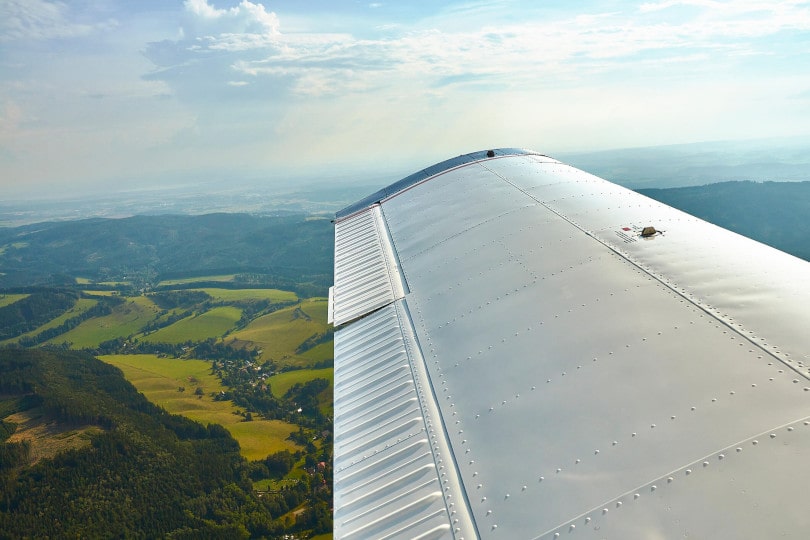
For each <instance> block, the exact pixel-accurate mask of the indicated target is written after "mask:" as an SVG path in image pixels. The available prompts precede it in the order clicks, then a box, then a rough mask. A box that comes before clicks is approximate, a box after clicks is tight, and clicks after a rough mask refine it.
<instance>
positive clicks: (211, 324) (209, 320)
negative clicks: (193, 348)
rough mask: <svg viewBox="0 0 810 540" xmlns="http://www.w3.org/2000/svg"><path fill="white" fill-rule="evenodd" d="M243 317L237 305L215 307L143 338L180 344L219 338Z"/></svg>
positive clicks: (156, 341)
mask: <svg viewBox="0 0 810 540" xmlns="http://www.w3.org/2000/svg"><path fill="white" fill-rule="evenodd" d="M241 317H242V310H241V309H239V308H237V307H233V306H221V307H215V308H213V309H210V310H208V311H206V312H204V313H200V314H198V315H192V316H190V317H186V318H185V319H181V320H179V321H177V322H176V323H174V324H171V325H169V326H167V327H165V328H161V329H160V330H157V331H156V332H153V333H151V334H148V335H145V336H143V337H141V339H142V340H144V341H148V342H152V343H172V344H179V343H185V342H187V341H205V340H206V339H208V338H219V337H222V336H223V334H225V333H226V332H228V331H229V330H231V329H232V328H233V327H234V325H235V324H236V322H237V321H238V320H239V319H240V318H241Z"/></svg>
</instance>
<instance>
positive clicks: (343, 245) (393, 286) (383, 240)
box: [330, 206, 405, 326]
mask: <svg viewBox="0 0 810 540" xmlns="http://www.w3.org/2000/svg"><path fill="white" fill-rule="evenodd" d="M404 289H405V285H404V283H403V282H402V279H401V276H400V273H399V268H398V265H397V262H396V255H395V254H394V252H393V250H392V248H391V245H390V241H389V239H388V233H387V230H386V228H385V224H384V222H383V220H382V216H381V214H380V207H379V206H373V207H371V208H369V209H367V210H365V211H363V212H360V213H358V214H355V215H353V216H351V217H349V218H346V219H344V220H341V221H338V222H337V223H336V224H335V285H334V288H333V294H332V301H331V302H330V303H331V306H332V319H333V322H334V324H335V326H340V325H341V324H345V323H346V322H349V321H351V320H354V319H357V318H358V317H362V316H363V315H365V314H367V313H370V312H371V311H374V310H375V309H379V308H381V307H383V306H386V305H388V304H390V303H391V302H393V301H394V300H397V299H398V298H402V297H403V296H404Z"/></svg>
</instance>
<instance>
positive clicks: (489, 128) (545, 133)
mask: <svg viewBox="0 0 810 540" xmlns="http://www.w3.org/2000/svg"><path fill="white" fill-rule="evenodd" d="M808 134H810V2H806V1H805V2H801V1H790V0H788V1H780V2H773V1H766V0H734V1H729V2H725V1H715V0H653V1H647V2H624V1H581V2H568V1H546V2H520V1H509V0H502V1H491V2H485V1H481V2H477V1H466V2H433V1H408V2H405V1H400V2H384V1H382V2H354V1H339V0H334V1H313V2H301V1H298V0H284V1H270V0H264V1H258V0H257V1H251V0H242V1H234V0H186V1H179V0H178V1H171V0H139V1H137V2H131V1H128V0H68V1H63V2H54V1H50V0H0V189H2V191H3V192H5V193H6V194H8V196H15V197H17V196H19V197H25V196H28V195H32V194H35V195H37V196H41V195H42V194H49V193H54V194H57V193H60V192H63V191H69V192H75V193H79V192H81V191H82V190H90V189H93V190H97V191H117V190H121V189H132V188H137V187H139V186H154V185H164V184H166V185H168V184H171V183H173V182H180V181H189V180H190V179H194V178H205V179H208V180H211V179H218V178H219V179H221V180H222V181H223V182H225V181H239V180H240V179H243V178H253V179H256V178H266V179H267V181H268V182H284V181H291V180H289V179H290V178H297V179H299V180H297V181H300V179H301V178H306V177H308V176H312V177H315V176H318V175H321V176H323V177H328V176H329V175H330V174H333V173H335V172H337V171H339V172H341V173H342V174H343V173H346V172H352V171H357V172H358V174H362V175H364V176H366V177H368V176H369V175H370V174H372V173H373V172H374V171H375V170H380V171H386V172H387V173H389V172H390V171H391V170H401V171H402V174H403V175H405V174H408V173H410V172H413V171H414V170H416V169H418V168H421V167H423V166H426V165H429V164H431V163H433V162H436V161H439V160H442V159H445V158H448V157H452V156H455V155H458V154H462V153H467V152H471V151H474V150H480V149H485V148H491V147H507V146H518V147H525V148H531V149H534V150H538V151H541V152H544V153H548V154H551V155H554V153H555V152H573V151H591V150H600V149H609V148H621V147H636V146H651V145H661V144H674V143H685V142H696V141H708V140H730V139H752V138H763V137H785V136H794V135H808ZM386 177H387V175H386Z"/></svg>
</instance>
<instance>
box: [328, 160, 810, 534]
mask: <svg viewBox="0 0 810 540" xmlns="http://www.w3.org/2000/svg"><path fill="white" fill-rule="evenodd" d="M471 156H472V158H469V159H465V160H461V163H462V164H461V165H458V164H456V165H453V166H451V167H448V168H446V169H442V170H435V169H432V171H433V174H432V175H431V176H428V177H427V178H422V179H420V181H419V182H418V183H416V184H410V185H408V186H407V187H406V188H404V189H401V190H398V191H395V192H390V193H387V194H386V196H385V197H384V198H382V199H380V216H381V218H382V223H383V225H384V227H385V229H386V231H387V232H386V237H387V238H389V239H390V242H391V249H392V250H393V252H394V254H395V258H396V261H397V265H398V266H397V268H398V271H399V272H400V274H401V276H402V277H403V278H402V281H403V283H404V286H403V288H404V290H405V291H407V292H406V293H405V294H404V299H403V300H400V301H399V302H398V303H402V304H403V305H405V306H406V307H407V314H408V316H407V317H402V318H400V319H399V321H400V322H399V324H400V326H403V325H405V326H406V327H408V328H410V329H409V330H407V331H406V333H408V332H413V338H412V340H411V342H412V343H413V345H414V347H416V348H418V351H419V354H418V355H414V356H413V357H412V358H414V359H415V360H412V361H411V362H410V365H411V366H412V369H413V368H414V366H418V367H419V369H423V370H424V371H423V372H422V373H421V375H420V377H422V379H419V380H423V381H424V383H423V384H424V385H425V387H429V388H430V389H431V391H430V392H425V393H424V394H423V396H422V398H423V400H422V401H420V403H421V409H423V410H428V411H430V414H431V422H433V425H434V426H435V425H440V426H441V427H442V429H440V430H439V429H436V430H435V434H436V435H437V439H439V438H441V436H443V437H444V439H445V440H444V443H443V444H445V445H446V447H447V448H448V449H449V451H450V452H451V453H452V457H453V463H454V465H455V468H454V469H453V471H454V472H455V474H457V477H458V481H459V484H458V490H459V491H460V493H455V494H454V497H455V498H456V500H457V501H458V500H459V499H461V500H463V501H464V502H465V503H466V505H465V508H466V509H468V511H469V516H470V520H471V523H472V526H471V527H472V530H473V531H474V533H473V534H475V535H477V536H480V537H482V538H510V539H511V538H673V537H684V536H689V537H694V538H763V537H768V538H769V537H777V536H780V537H781V536H783V537H793V538H804V537H805V536H806V533H807V531H808V530H810V513H808V512H806V509H805V505H804V504H803V501H804V498H803V495H804V490H805V486H807V485H808V482H810V468H809V467H806V464H805V461H806V457H807V456H808V455H810V381H808V375H810V372H808V369H809V368H810V366H808V365H807V364H808V362H810V360H809V359H808V355H810V333H809V332H807V328H810V309H808V306H810V264H808V263H807V262H805V261H801V260H799V259H796V258H794V257H792V256H789V255H787V254H784V253H782V252H779V251H777V250H774V249H772V248H769V247H767V246H764V245H762V244H759V243H757V242H754V241H751V240H749V239H746V238H743V237H741V236H739V235H736V234H734V233H731V232H729V231H726V230H724V229H721V228H718V227H715V226H713V225H710V224H708V223H706V222H704V221H701V220H699V219H697V218H694V217H692V216H689V215H687V214H684V213H682V212H679V211H677V210H674V209H672V208H669V207H667V206H665V205H662V204H660V203H657V202H655V201H652V200H650V199H648V198H646V197H643V196H641V195H639V194H637V193H634V192H632V191H629V190H626V189H624V188H621V187H619V186H616V185H614V184H611V183H609V182H606V181H604V180H601V179H599V178H597V177H594V176H592V175H589V174H587V173H584V172H582V171H579V170H577V169H574V168H572V167H570V166H567V165H565V164H562V163H560V162H558V161H555V160H553V159H551V158H548V157H545V156H541V155H538V154H535V153H531V152H519V151H502V152H498V153H495V154H494V156H493V157H487V155H486V154H485V153H476V154H472V155H471ZM457 159H458V158H457ZM347 217H349V216H347ZM339 223H340V220H339V221H338V224H339ZM648 226H652V227H654V228H655V229H656V230H657V231H658V232H657V233H656V234H654V235H652V236H649V237H642V236H641V231H642V230H643V229H644V227H648ZM337 279H338V278H337V276H336V280H337ZM341 279H349V278H341ZM400 309H401V308H400ZM375 316H376V314H372V315H370V316H367V318H371V317H375ZM364 321H366V319H364V318H360V319H359V320H357V321H356V322H353V323H350V324H348V325H346V326H345V327H344V328H342V329H339V330H338V332H337V335H338V336H339V335H341V334H342V333H343V332H348V331H350V330H351V331H353V330H352V329H353V328H354V327H355V326H356V325H359V324H361V323H364ZM405 323H407V324H405ZM358 328H359V327H358ZM370 335H371V334H369V336H366V335H365V334H364V332H363V331H359V330H358V332H357V333H356V335H355V336H354V339H356V340H357V341H356V343H357V344H358V345H356V346H360V345H359V344H360V343H363V342H365V341H366V340H368V339H371V338H370ZM336 339H338V338H336ZM345 357H346V355H345V354H344V353H343V352H341V351H340V350H339V348H338V347H337V345H336V351H335V365H336V389H335V396H336V398H335V399H336V404H337V402H338V400H340V399H342V397H343V396H344V391H343V390H342V389H341V388H338V387H337V380H338V376H337V371H338V370H339V369H340V368H339V366H341V365H342V363H343V361H344V360H343V358H345ZM351 379H352V377H351V376H349V378H348V379H346V380H347V381H348V380H351ZM415 380H416V379H415ZM431 398H433V403H432V404H431V403H430V399H431ZM368 401H369V403H373V402H374V401H375V399H374V398H373V396H369V398H368ZM341 429H343V428H341V427H340V426H339V424H338V422H337V420H336V425H335V432H336V437H340V436H341ZM434 452H435V451H434ZM335 455H336V463H337V462H340V460H341V459H343V458H342V457H341V455H342V450H341V449H339V447H338V445H337V443H336V448H335ZM442 458H444V459H445V460H446V458H447V456H446V455H442ZM337 468H339V467H338V466H336V469H337ZM337 478H338V475H337V473H336V484H335V493H336V495H335V497H336V501H338V500H339V498H340V497H342V489H343V488H342V487H341V485H340V484H339V483H338V480H337ZM454 489H455V488H454ZM402 502H403V501H400V503H402ZM411 502H413V501H411ZM336 515H337V507H336ZM341 534H342V529H340V528H339V526H338V523H337V519H336V537H340V536H341ZM450 534H452V531H450ZM459 534H461V533H459ZM407 536H408V535H407V534H403V535H402V537H407ZM466 537H469V534H467V535H466Z"/></svg>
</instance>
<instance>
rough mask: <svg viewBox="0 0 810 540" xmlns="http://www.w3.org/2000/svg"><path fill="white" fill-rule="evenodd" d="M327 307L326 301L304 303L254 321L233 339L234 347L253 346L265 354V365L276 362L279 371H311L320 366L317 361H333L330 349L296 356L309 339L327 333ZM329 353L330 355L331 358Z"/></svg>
mask: <svg viewBox="0 0 810 540" xmlns="http://www.w3.org/2000/svg"><path fill="white" fill-rule="evenodd" d="M326 304H327V300H326V299H324V298H310V299H307V300H302V301H301V303H300V304H298V305H296V306H290V307H287V308H284V309H280V310H278V311H276V312H273V313H270V314H269V315H264V316H262V317H259V318H257V319H255V320H254V321H252V322H251V323H250V324H248V325H247V327H245V328H244V329H243V330H239V331H237V332H233V333H232V334H231V336H230V337H232V338H233V340H234V345H237V346H238V345H239V344H241V343H252V344H255V345H257V346H259V347H260V348H261V350H262V354H261V358H260V360H261V361H264V362H266V361H272V362H275V363H276V364H277V365H278V366H279V367H295V368H302V367H304V368H305V367H309V366H312V365H313V364H315V363H316V362H317V360H313V356H314V357H315V358H319V357H320V358H319V359H323V358H331V345H329V347H330V349H325V348H321V349H320V350H319V351H317V353H314V354H313V353H312V351H307V352H310V353H311V354H310V355H309V356H307V355H305V354H299V353H296V349H297V348H298V347H299V346H300V345H301V344H302V343H303V342H304V341H306V340H307V339H308V338H310V337H312V336H314V335H316V334H319V333H323V332H326V331H327V329H328V327H329V325H328V323H327V322H326ZM327 351H328V352H329V354H328V356H327V354H326V353H327Z"/></svg>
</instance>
